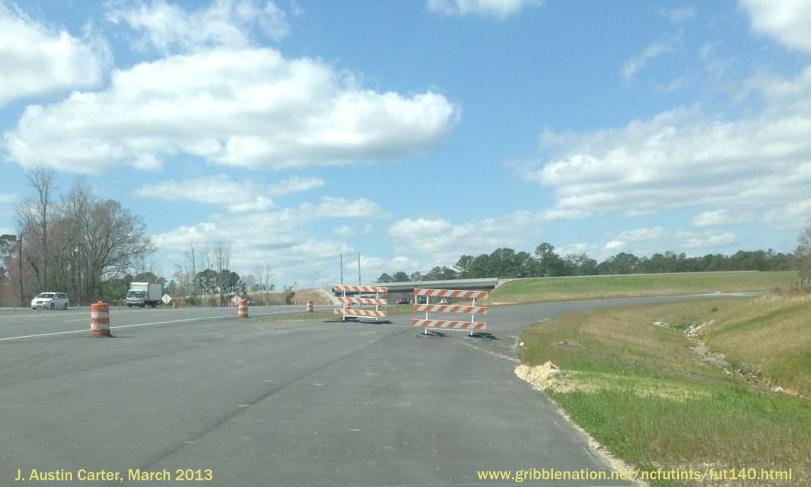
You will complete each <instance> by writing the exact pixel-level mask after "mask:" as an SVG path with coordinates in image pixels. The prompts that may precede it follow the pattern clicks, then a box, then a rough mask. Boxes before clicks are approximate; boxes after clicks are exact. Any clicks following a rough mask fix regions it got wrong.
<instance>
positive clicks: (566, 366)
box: [516, 295, 811, 486]
mask: <svg viewBox="0 0 811 487" xmlns="http://www.w3.org/2000/svg"><path fill="white" fill-rule="evenodd" d="M809 316H811V297H809V296H808V295H796V296H792V295H770V296H763V297H758V298H746V299H719V300H711V301H700V302H689V303H679V304H665V305H648V306H636V307H627V308H619V309H612V310H601V311H590V312H584V313H578V314H574V315H569V316H564V317H559V318H555V319H552V320H549V321H546V322H542V323H540V324H537V325H535V326H533V327H531V328H529V329H527V330H525V331H524V332H523V333H522V334H521V336H520V338H519V356H520V359H521V362H522V366H519V368H518V369H516V372H517V373H518V374H519V375H520V376H522V377H524V378H525V379H527V380H528V381H530V382H532V383H533V385H534V386H535V387H537V388H539V389H544V390H546V391H547V393H548V394H549V396H550V397H551V398H552V399H553V400H554V401H555V402H556V403H557V404H558V405H559V406H560V407H561V408H562V410H563V411H564V412H565V413H566V414H567V415H568V416H569V417H570V418H571V419H572V420H573V421H574V422H575V423H577V424H578V425H580V426H581V427H583V428H584V429H585V430H586V431H588V432H589V433H590V434H591V435H592V436H593V437H594V438H595V439H596V440H597V441H598V442H600V443H601V444H602V445H604V446H605V447H606V448H607V449H608V450H609V451H610V452H612V453H613V454H615V455H617V456H619V457H620V458H622V459H623V460H625V461H627V462H629V463H631V464H633V465H634V466H635V467H636V468H638V469H642V470H655V469H657V468H663V469H689V468H695V469H698V470H699V471H705V470H706V469H709V468H715V469H725V468H736V469H737V468H741V467H745V468H755V469H757V471H758V472H761V469H765V471H767V472H783V473H785V472H786V471H787V469H789V468H790V469H791V475H792V479H793V482H791V483H790V484H791V485H806V484H807V483H808V482H809V481H810V480H811V477H809V475H810V474H811V454H809V452H811V327H809V326H808V323H809V322H808V317H809ZM759 475H760V474H759ZM650 483H651V485H662V486H670V485H719V484H723V482H715V483H713V482H709V483H704V484H701V483H699V482H693V483H691V482H690V481H666V480H659V481H652V482H650ZM787 484H788V483H787V482H785V481H781V480H776V479H772V480H769V479H768V478H767V479H764V478H759V480H755V481H753V480H746V481H739V482H734V481H733V482H729V483H727V484H724V485H787Z"/></svg>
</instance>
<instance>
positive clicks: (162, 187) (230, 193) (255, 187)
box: [135, 175, 324, 212]
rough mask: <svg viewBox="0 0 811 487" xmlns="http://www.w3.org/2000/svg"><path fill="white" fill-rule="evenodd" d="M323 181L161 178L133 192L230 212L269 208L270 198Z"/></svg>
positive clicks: (296, 177) (319, 183)
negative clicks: (269, 182) (178, 179)
mask: <svg viewBox="0 0 811 487" xmlns="http://www.w3.org/2000/svg"><path fill="white" fill-rule="evenodd" d="M323 185H324V180H323V179H321V178H303V177H299V176H295V177H292V178H288V179H285V180H283V181H280V182H278V183H274V184H269V185H260V184H256V183H254V182H251V181H235V180H233V179H231V178H230V177H228V176H225V175H219V176H211V177H202V178H196V179H187V180H183V181H162V182H158V183H152V184H146V185H143V186H141V187H140V188H138V189H136V190H135V194H137V195H139V196H143V197H148V198H158V199H162V200H166V201H183V200H186V201H194V202H197V203H206V204H211V205H217V206H221V207H223V208H226V209H227V210H228V211H230V212H245V211H264V210H268V209H271V208H273V206H274V205H273V198H274V197H277V196H285V195H288V194H292V193H296V192H300V191H307V190H309V189H312V188H317V187H320V186H323Z"/></svg>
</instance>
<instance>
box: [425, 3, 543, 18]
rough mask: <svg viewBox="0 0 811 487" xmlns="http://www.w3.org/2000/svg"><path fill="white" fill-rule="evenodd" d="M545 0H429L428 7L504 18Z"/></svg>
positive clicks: (443, 12) (440, 11)
mask: <svg viewBox="0 0 811 487" xmlns="http://www.w3.org/2000/svg"><path fill="white" fill-rule="evenodd" d="M541 4H543V0H428V9H429V10H431V11H432V12H435V13H438V14H442V15H458V16H461V15H478V16H481V17H494V18H497V19H504V18H507V17H511V16H513V15H516V14H518V13H519V12H521V11H522V10H524V9H525V8H528V7H537V6H540V5H541Z"/></svg>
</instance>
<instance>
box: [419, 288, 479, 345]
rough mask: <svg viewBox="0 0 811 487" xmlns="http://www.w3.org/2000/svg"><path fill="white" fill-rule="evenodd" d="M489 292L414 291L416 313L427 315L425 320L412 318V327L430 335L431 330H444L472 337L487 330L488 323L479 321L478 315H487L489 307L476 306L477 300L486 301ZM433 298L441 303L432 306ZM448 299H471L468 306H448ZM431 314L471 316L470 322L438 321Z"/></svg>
mask: <svg viewBox="0 0 811 487" xmlns="http://www.w3.org/2000/svg"><path fill="white" fill-rule="evenodd" d="M420 296H424V297H425V303H420V302H419V301H420V299H419V297H420ZM487 296H488V293H487V291H461V290H455V289H414V308H413V309H414V311H418V312H422V313H425V316H424V317H423V318H412V320H411V325H412V326H415V327H421V328H422V329H423V333H425V334H426V335H427V334H428V330H429V329H442V330H452V331H465V332H468V333H469V334H470V335H471V336H472V335H473V334H474V333H476V332H479V331H484V330H486V329H487V323H485V322H484V321H478V320H477V319H476V315H484V314H487V306H482V305H480V304H476V300H477V299H478V300H480V301H481V300H483V299H486V298H487ZM431 298H434V299H435V300H437V301H440V303H438V304H431ZM447 298H461V299H470V300H471V302H470V303H467V304H456V303H455V304H447V301H446V300H447ZM429 313H461V314H467V315H470V321H460V320H437V319H431V316H430V314H429Z"/></svg>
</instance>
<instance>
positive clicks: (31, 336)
mask: <svg viewBox="0 0 811 487" xmlns="http://www.w3.org/2000/svg"><path fill="white" fill-rule="evenodd" d="M272 314H284V313H262V314H257V315H254V316H266V315H272ZM217 318H226V319H227V318H236V316H230V315H229V316H221V315H220V316H200V317H197V318H183V319H180V320H168V321H153V322H151V323H134V324H132V325H118V326H111V327H110V329H111V330H117V329H121V328H138V327H141V326H156V325H168V324H170V323H183V322H187V321H202V320H213V319H217ZM89 332H90V329H89V328H85V329H84V330H68V331H55V332H52V333H39V334H36V335H21V336H16V337H5V338H0V342H7V341H11V340H22V339H24V338H38V337H49V336H56V335H68V334H71V333H89Z"/></svg>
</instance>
